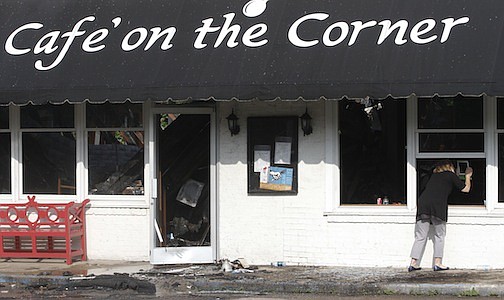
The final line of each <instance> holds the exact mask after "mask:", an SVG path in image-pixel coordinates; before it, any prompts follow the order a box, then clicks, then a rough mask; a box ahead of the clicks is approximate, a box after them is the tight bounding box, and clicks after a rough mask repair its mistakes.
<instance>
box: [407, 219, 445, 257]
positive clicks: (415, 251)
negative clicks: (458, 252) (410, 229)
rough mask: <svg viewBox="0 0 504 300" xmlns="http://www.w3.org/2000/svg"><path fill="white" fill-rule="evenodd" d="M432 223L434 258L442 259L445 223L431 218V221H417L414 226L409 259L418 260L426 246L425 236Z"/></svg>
mask: <svg viewBox="0 0 504 300" xmlns="http://www.w3.org/2000/svg"><path fill="white" fill-rule="evenodd" d="M431 222H432V226H433V228H434V236H433V237H432V242H433V243H434V257H440V258H443V252H444V241H445V236H446V222H444V221H441V220H438V219H435V218H432V219H431V221H424V220H418V221H417V222H416V224H415V242H414V243H413V248H412V249H411V255H410V256H411V258H414V259H416V260H420V259H421V258H422V255H423V252H424V250H425V245H426V244H427V236H428V234H429V228H430V225H431Z"/></svg>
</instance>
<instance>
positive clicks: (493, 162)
mask: <svg viewBox="0 0 504 300" xmlns="http://www.w3.org/2000/svg"><path fill="white" fill-rule="evenodd" d="M485 117H486V119H485V152H486V162H487V163H486V197H485V198H486V208H487V210H489V211H490V210H493V209H495V208H496V207H497V206H498V205H499V203H498V202H499V178H498V176H499V172H498V161H499V160H498V151H497V147H498V137H499V135H498V133H497V98H496V97H490V96H485Z"/></svg>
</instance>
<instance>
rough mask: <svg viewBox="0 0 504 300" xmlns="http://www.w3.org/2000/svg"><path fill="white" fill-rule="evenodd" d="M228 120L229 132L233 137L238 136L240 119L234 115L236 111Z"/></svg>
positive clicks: (232, 112)
mask: <svg viewBox="0 0 504 300" xmlns="http://www.w3.org/2000/svg"><path fill="white" fill-rule="evenodd" d="M226 119H227V121H228V128H229V132H231V136H233V135H236V134H238V133H239V132H240V126H239V125H238V117H237V116H236V115H235V114H234V109H233V110H232V111H231V114H229V116H227V118H226Z"/></svg>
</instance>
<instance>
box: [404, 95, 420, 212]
mask: <svg viewBox="0 0 504 300" xmlns="http://www.w3.org/2000/svg"><path fill="white" fill-rule="evenodd" d="M406 101H407V102H406V161H407V163H406V199H407V203H408V210H410V211H411V210H413V209H415V208H416V198H417V172H416V156H415V155H416V153H417V152H418V149H417V145H418V143H417V138H418V137H417V134H416V132H417V97H416V96H409V97H408V99H406Z"/></svg>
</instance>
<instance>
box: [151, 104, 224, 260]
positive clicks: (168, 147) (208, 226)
mask: <svg viewBox="0 0 504 300" xmlns="http://www.w3.org/2000/svg"><path fill="white" fill-rule="evenodd" d="M213 128H214V127H213V118H212V114H211V113H205V111H203V112H201V111H198V112H197V113H195V112H194V111H186V112H180V111H178V112H173V111H166V112H160V113H156V114H155V115H154V136H155V143H154V144H155V146H154V148H155V150H154V151H155V158H156V159H155V164H154V166H155V172H156V173H155V177H156V179H157V180H155V182H157V187H156V188H157V193H156V194H157V195H156V198H155V201H154V203H153V207H152V209H153V211H154V212H155V213H154V214H155V216H154V228H155V237H154V240H155V242H154V247H153V252H152V257H151V262H152V263H153V264H180V263H208V262H213V261H214V260H215V255H214V253H215V250H214V249H215V247H214V245H215V242H214V241H215V230H213V229H214V227H215V226H213V224H215V217H214V212H215V209H214V198H215V197H214V187H215V184H214V182H215V176H214V172H213V170H214V167H213V166H215V161H214V158H213V157H214V150H213V144H214V143H213V142H212V140H213V136H214V133H213Z"/></svg>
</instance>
